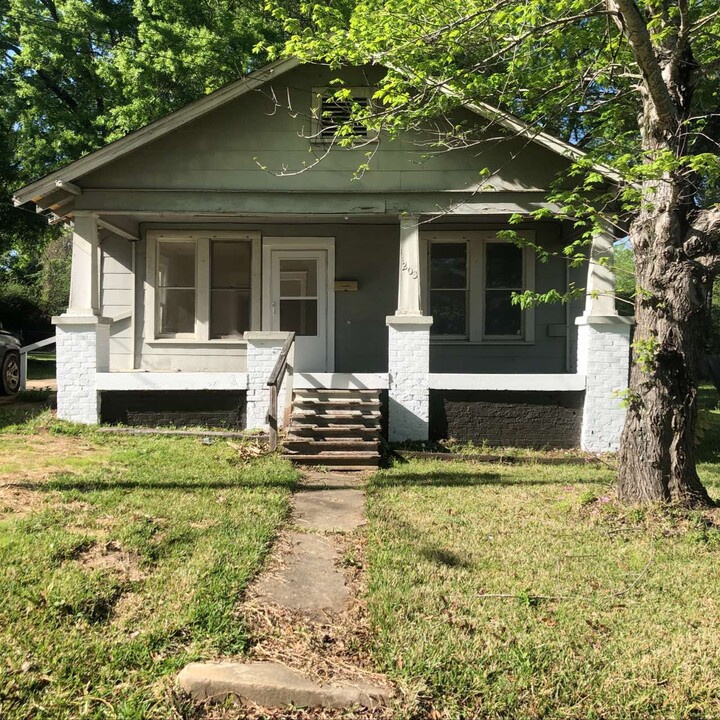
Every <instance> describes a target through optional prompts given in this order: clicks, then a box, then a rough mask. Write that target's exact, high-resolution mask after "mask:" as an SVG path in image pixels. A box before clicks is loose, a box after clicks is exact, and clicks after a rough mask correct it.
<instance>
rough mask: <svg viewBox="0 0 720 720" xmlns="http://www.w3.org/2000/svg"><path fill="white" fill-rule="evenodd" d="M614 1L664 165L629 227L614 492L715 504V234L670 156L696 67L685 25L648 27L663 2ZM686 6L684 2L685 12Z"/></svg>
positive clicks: (681, 148) (683, 143) (649, 131)
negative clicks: (707, 400) (707, 346)
mask: <svg viewBox="0 0 720 720" xmlns="http://www.w3.org/2000/svg"><path fill="white" fill-rule="evenodd" d="M608 6H609V8H610V9H612V10H615V11H617V13H618V14H617V16H616V23H617V24H618V27H619V28H620V29H621V30H622V32H623V34H624V35H625V37H626V39H627V41H628V44H629V45H630V48H631V50H632V52H633V54H634V57H635V60H636V62H637V65H638V67H639V68H640V71H641V74H642V82H641V83H639V85H638V89H639V91H640V94H641V96H642V115H641V117H640V119H639V120H640V130H641V135H642V145H643V157H644V158H645V161H646V162H648V163H653V162H655V161H661V162H662V164H666V165H667V168H668V169H667V170H665V171H664V172H659V173H658V174H659V177H654V178H652V179H648V180H646V181H645V182H644V183H643V200H642V205H641V207H640V210H639V212H638V215H637V217H636V218H635V220H634V221H633V223H632V225H631V227H630V240H631V242H632V244H633V249H634V254H635V267H636V277H637V286H638V288H639V292H638V294H637V295H636V301H635V320H636V323H637V324H636V328H635V341H634V343H633V362H632V365H631V372H630V390H629V396H628V404H629V407H628V413H627V419H626V422H625V428H624V430H623V434H622V437H621V440H620V457H619V461H620V467H619V473H618V493H619V495H620V498H621V499H622V500H624V501H626V502H648V501H670V502H677V503H680V504H682V505H685V506H702V505H710V504H712V501H711V499H710V497H709V496H708V494H707V491H706V490H705V488H704V487H703V485H702V483H701V482H700V478H699V477H698V474H697V470H696V468H695V458H696V442H697V420H698V392H697V381H698V370H699V360H700V353H701V352H702V345H703V342H702V340H703V334H704V333H703V331H704V330H705V328H706V327H707V326H706V318H707V313H708V309H707V302H706V300H707V290H708V288H709V278H710V272H709V267H708V265H707V264H704V263H702V262H699V261H698V257H699V254H700V252H701V251H702V246H705V245H707V242H708V239H709V238H708V236H709V235H712V232H710V233H709V232H708V229H709V228H710V226H711V223H709V220H710V217H709V216H704V217H703V218H702V220H703V222H701V223H699V224H698V223H697V222H696V221H697V220H698V215H699V213H700V211H698V209H697V206H696V204H695V199H696V195H697V192H698V185H697V184H696V183H695V178H693V177H691V174H690V173H688V170H687V167H683V165H682V163H679V164H677V165H675V164H674V163H673V162H668V160H670V159H671V158H672V159H680V158H683V157H684V156H685V155H686V153H687V150H688V147H687V143H688V136H687V132H686V126H685V122H686V120H687V118H688V116H689V113H690V108H691V100H692V97H693V92H694V86H695V81H696V79H697V77H698V72H699V68H698V65H697V63H696V62H695V59H694V57H693V54H692V49H691V47H690V44H689V35H688V33H687V32H686V31H685V29H684V28H683V27H681V26H680V25H677V26H674V27H668V28H666V32H664V33H663V34H661V35H655V36H654V37H651V35H650V33H649V30H648V19H647V17H646V15H645V13H647V12H653V11H655V13H656V14H655V15H654V16H653V15H651V16H650V19H652V20H653V21H654V22H656V23H658V22H659V23H661V24H664V23H666V22H670V15H669V14H663V8H664V7H665V6H658V7H657V8H648V7H646V6H639V5H638V4H637V3H636V2H635V0H608ZM641 8H642V9H641ZM685 13H686V8H685V10H684V11H683V12H681V13H680V17H684V14H685ZM683 22H685V20H683ZM654 170H655V172H658V168H657V167H655V168H654ZM651 175H652V173H651ZM706 222H707V223H708V224H707V227H706V226H705V224H704V223H706ZM699 236H702V237H699Z"/></svg>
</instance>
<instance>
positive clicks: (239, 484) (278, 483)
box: [13, 475, 295, 492]
mask: <svg viewBox="0 0 720 720" xmlns="http://www.w3.org/2000/svg"><path fill="white" fill-rule="evenodd" d="M13 487H15V488H19V489H22V488H28V489H31V490H42V491H51V492H52V491H61V492H67V491H71V490H75V491H78V492H113V491H116V490H167V491H179V492H194V491H196V490H238V489H246V490H260V489H262V488H283V489H287V490H293V489H295V483H293V481H289V480H286V479H283V478H282V477H268V478H257V479H249V480H243V478H238V479H237V480H188V481H187V482H184V481H182V480H168V481H158V480H129V479H128V480H123V479H112V478H108V479H107V480H100V479H98V478H82V477H76V476H72V475H68V476H63V475H59V476H57V475H56V476H54V477H53V478H51V479H50V480H49V481H48V482H47V483H45V484H44V485H42V486H38V485H37V484H32V483H16V484H14V485H13Z"/></svg>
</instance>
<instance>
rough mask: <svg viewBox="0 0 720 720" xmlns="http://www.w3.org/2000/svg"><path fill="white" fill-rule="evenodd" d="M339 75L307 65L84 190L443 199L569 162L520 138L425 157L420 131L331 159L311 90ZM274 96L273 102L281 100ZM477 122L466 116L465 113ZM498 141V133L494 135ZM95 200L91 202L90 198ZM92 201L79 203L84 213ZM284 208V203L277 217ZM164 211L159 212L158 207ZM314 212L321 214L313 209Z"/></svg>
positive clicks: (516, 185)
mask: <svg viewBox="0 0 720 720" xmlns="http://www.w3.org/2000/svg"><path fill="white" fill-rule="evenodd" d="M376 73H377V70H375V71H373V73H370V77H367V76H366V75H365V74H364V73H363V72H362V71H361V70H354V71H352V70H348V71H344V75H345V76H346V77H347V81H348V83H349V84H350V85H358V86H367V85H372V84H373V77H377V75H376ZM335 76H336V74H335V73H333V72H331V71H330V70H328V69H327V68H323V67H316V66H303V67H300V68H297V69H296V70H293V71H291V72H289V73H287V74H286V75H283V76H282V77H280V78H278V79H277V80H275V81H273V82H271V83H270V84H268V85H266V86H265V87H263V88H262V89H261V90H258V91H254V92H251V93H249V94H247V95H245V96H243V97H241V98H238V99H237V100H234V101H231V102H229V103H227V104H226V105H224V106H223V107H221V108H218V109H216V110H214V111H212V112H211V113H208V114H207V115H205V116H203V117H201V118H199V119H197V120H195V121H193V122H191V123H189V124H187V125H185V126H183V127H181V128H178V129H176V130H174V131H173V132H172V133H169V134H168V135H165V136H162V137H160V138H159V139H157V140H155V141H153V142H151V143H149V144H148V145H146V146H145V147H143V148H142V149H141V150H137V151H135V152H132V153H130V154H128V155H127V156H125V157H122V158H120V159H118V160H115V161H114V162H110V163H109V164H107V165H106V166H104V167H103V168H101V169H99V170H96V171H94V172H92V173H90V174H88V175H85V176H84V177H83V178H82V185H83V187H85V188H96V189H98V190H110V191H111V193H112V194H116V193H117V192H119V191H123V192H128V191H130V190H142V191H148V190H182V191H187V190H193V191H202V190H208V191H212V192H217V191H223V190H225V191H249V192H290V193H298V192H300V193H314V192H330V193H377V194H380V195H385V194H388V193H438V192H458V193H463V192H464V193H468V192H470V193H471V192H474V191H475V192H476V191H477V189H478V184H479V183H480V182H481V174H480V173H481V170H482V169H483V168H485V167H488V168H492V169H493V170H495V169H498V170H497V173H496V174H495V175H493V176H491V177H490V178H483V179H482V183H483V188H484V190H485V191H495V192H529V191H538V190H540V191H542V190H544V189H546V188H547V187H548V186H549V183H550V182H551V181H552V180H553V179H554V177H555V176H556V174H557V173H559V172H561V171H562V170H563V168H564V167H567V162H566V161H565V160H563V159H562V158H561V157H559V156H558V155H557V154H556V153H552V152H550V151H549V150H547V149H544V148H542V147H540V146H538V145H535V144H533V143H528V142H527V140H525V139H522V138H509V139H508V140H505V141H498V140H497V139H496V140H494V141H493V142H491V143H488V145H487V146H485V147H483V150H482V154H478V152H477V151H476V150H472V149H469V150H455V151H453V152H447V153H440V154H433V155H431V156H428V154H427V149H426V148H423V147H419V146H418V145H417V140H427V139H429V136H428V138H422V137H421V136H419V135H416V136H412V135H407V136H404V137H403V138H400V139H397V140H394V141H392V142H390V141H388V140H386V139H382V140H381V141H380V142H379V144H378V146H377V147H376V146H375V144H374V143H373V144H370V145H369V146H366V147H364V148H362V149H357V150H347V149H342V148H335V149H333V150H332V151H331V152H329V153H326V152H325V148H324V147H323V146H322V145H318V144H315V143H313V142H312V141H311V140H310V139H309V136H310V135H311V133H312V120H311V117H310V116H311V108H312V105H313V94H312V92H311V88H313V87H324V86H327V85H328V84H329V83H330V81H331V80H332V79H333V78H334V77H335ZM276 100H277V102H276ZM462 116H464V117H467V118H472V119H473V120H474V122H476V123H477V117H476V116H475V115H473V114H472V113H469V112H468V111H462V112H460V113H459V117H462ZM490 132H491V133H492V137H494V138H496V137H497V132H496V131H494V130H491V131H490ZM375 150H376V152H374V157H373V158H372V160H371V162H370V164H371V169H370V170H369V171H368V172H366V173H364V174H363V175H362V177H359V178H356V177H354V175H355V171H356V170H357V168H358V166H359V164H360V163H361V162H364V161H365V159H366V158H365V153H366V152H368V151H375ZM319 158H322V159H321V160H320V162H319V163H317V164H316V165H315V166H314V167H311V169H309V170H307V171H303V170H304V169H306V168H308V167H310V166H312V165H313V163H315V161H316V160H317V159H319ZM89 199H90V200H92V198H89ZM85 205H86V202H85V200H84V199H82V198H81V199H80V200H79V203H78V207H84V206H85ZM281 207H282V202H280V203H279V204H278V211H281ZM158 209H159V208H158ZM312 211H313V212H318V211H319V208H313V209H312Z"/></svg>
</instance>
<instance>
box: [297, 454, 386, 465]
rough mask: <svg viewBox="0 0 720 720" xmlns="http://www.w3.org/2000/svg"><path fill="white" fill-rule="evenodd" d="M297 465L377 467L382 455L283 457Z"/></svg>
mask: <svg viewBox="0 0 720 720" xmlns="http://www.w3.org/2000/svg"><path fill="white" fill-rule="evenodd" d="M283 457H285V458H287V459H288V460H290V461H291V462H294V463H295V464H296V465H326V466H327V465H330V466H338V467H341V466H352V467H377V466H378V465H379V464H380V455H373V456H372V457H359V456H355V455H347V456H338V455H335V456H332V455H327V454H318V455H283Z"/></svg>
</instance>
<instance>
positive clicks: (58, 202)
mask: <svg viewBox="0 0 720 720" xmlns="http://www.w3.org/2000/svg"><path fill="white" fill-rule="evenodd" d="M381 71H382V70H381V69H380V68H376V67H370V68H346V69H345V70H343V71H342V72H341V75H342V77H343V80H344V81H345V83H346V85H347V86H348V87H350V88H352V97H353V98H355V99H356V101H357V102H367V101H368V100H367V99H368V98H369V97H370V96H371V95H372V87H373V77H375V78H377V75H373V73H378V72H381ZM337 75H338V73H337V71H331V70H330V69H329V68H327V67H325V66H322V65H314V64H307V63H301V62H299V61H297V60H293V59H289V60H281V61H278V62H275V63H273V64H271V65H269V66H267V67H265V68H263V69H261V70H259V71H257V72H255V73H253V74H251V75H249V76H247V77H245V78H244V79H241V80H239V81H237V82H235V83H233V84H230V85H228V86H226V87H223V88H222V89H220V90H218V91H216V92H214V93H212V94H210V95H207V96H206V97H204V98H202V99H200V100H198V101H197V102H195V103H192V104H191V105H188V106H187V107H185V108H182V109H180V110H178V111H176V112H174V113H172V114H171V115H168V116H167V117H165V118H162V119H161V120H158V121H156V122H154V123H152V124H150V125H148V126H146V127H144V128H142V129H140V130H137V131H135V132H133V133H130V134H129V135H127V136H126V137H124V138H122V139H120V140H117V141H116V142H113V143H110V144H109V145H106V146H105V147H103V148H101V149H99V150H97V151H96V152H93V153H90V154H89V155H87V156H85V157H83V158H81V159H80V160H78V161H76V162H73V163H71V164H69V165H67V166H66V167H64V168H62V169H60V170H57V171H55V172H53V173H51V174H49V175H47V176H46V177H44V178H42V179H40V180H37V181H36V182H33V183H32V184H30V185H28V186H26V187H24V188H22V189H20V190H18V191H17V192H16V194H15V202H16V204H23V203H26V202H28V201H33V202H34V203H35V204H36V206H37V208H38V211H39V212H45V213H46V214H47V215H48V216H49V218H50V219H51V221H53V222H61V221H65V222H71V223H72V224H73V238H74V240H73V262H72V282H71V293H70V302H69V307H68V309H67V312H66V313H64V314H63V315H61V316H59V317H56V318H54V323H55V325H56V331H57V358H58V398H57V402H58V415H59V416H60V417H61V418H65V419H67V420H72V421H76V422H81V423H97V422H124V423H132V422H142V423H145V424H147V423H152V424H156V423H162V422H176V423H177V422H179V423H193V422H195V423H202V424H216V423H219V422H222V423H228V422H229V423H231V424H235V425H240V426H245V427H247V428H262V427H264V426H266V424H267V413H268V402H269V401H268V397H269V395H268V386H267V381H268V377H269V375H270V373H271V371H272V369H273V366H274V365H275V362H276V360H277V357H278V354H279V352H280V348H281V347H282V346H283V344H284V343H285V340H286V338H287V337H288V333H289V332H294V333H295V339H294V343H293V352H292V353H291V355H290V358H291V359H290V363H289V364H290V366H291V372H288V373H287V374H286V375H285V379H284V381H283V387H282V388H281V391H280V394H279V403H280V405H281V406H282V405H283V403H285V407H286V408H289V407H290V405H291V404H292V403H293V402H294V398H299V397H304V398H305V399H306V400H307V399H308V397H309V396H311V395H312V393H313V392H322V391H323V390H325V391H333V390H338V391H339V390H344V391H347V392H348V393H349V395H348V397H350V396H351V395H352V392H351V391H357V393H359V392H360V391H368V392H369V391H373V392H376V393H378V396H379V397H380V399H381V403H380V406H379V407H382V408H383V412H382V414H383V417H384V423H385V424H384V428H385V431H386V432H387V435H388V438H389V440H390V441H403V440H427V439H428V438H430V439H439V438H443V437H454V438H458V439H461V440H469V441H470V440H472V441H483V440H485V441H487V442H489V443H491V444H506V445H527V446H555V447H577V446H581V447H583V448H585V449H587V450H592V451H607V450H613V449H615V448H616V447H617V444H618V439H619V435H620V432H621V429H622V424H623V420H624V410H623V408H622V405H621V402H620V400H619V399H618V397H617V392H616V391H617V390H620V389H623V388H625V387H626V385H627V379H628V365H629V342H630V331H631V323H630V321H629V320H628V319H627V318H623V317H621V316H619V315H618V313H617V311H616V308H615V303H614V299H613V295H612V291H613V276H612V272H611V270H610V269H609V268H608V267H607V265H606V264H604V263H602V262H591V263H588V264H587V265H586V266H584V267H581V268H573V267H571V266H570V264H569V263H568V262H567V261H565V260H564V259H563V257H562V255H561V254H560V255H553V254H551V256H550V258H549V259H548V260H547V261H546V262H540V261H539V259H538V258H537V257H536V254H535V252H534V251H533V250H532V248H531V247H518V245H517V244H514V243H511V242H507V241H504V240H503V239H502V238H501V237H499V236H498V232H499V231H501V230H503V229H506V228H508V219H509V217H510V216H511V215H513V214H516V213H520V214H522V215H523V216H527V217H528V218H529V217H530V213H531V212H532V211H534V210H537V209H538V208H548V209H550V210H551V211H557V208H556V207H554V206H553V205H552V204H550V203H549V202H548V200H547V190H548V187H549V185H550V183H551V182H552V181H553V180H554V179H555V178H556V177H557V176H558V175H560V174H562V173H563V172H564V171H565V170H566V169H568V168H569V167H570V164H571V163H572V161H573V160H574V159H577V158H578V157H579V156H581V154H582V153H580V151H579V150H578V149H577V148H575V147H573V146H572V145H569V144H566V143H564V142H562V141H560V140H558V139H556V138H553V137H551V136H549V135H546V134H543V133H538V132H537V131H536V130H532V129H530V128H528V127H526V126H525V125H523V124H522V123H521V122H520V121H519V120H518V119H517V118H513V117H512V116H510V115H507V114H503V113H501V112H500V111H496V110H493V109H492V108H489V107H487V106H481V107H477V106H472V107H467V108H466V109H465V110H462V111H460V112H463V113H466V114H468V115H473V116H474V117H476V118H477V122H478V125H479V127H485V128H486V129H485V130H483V132H487V133H488V134H489V135H492V137H493V138H494V141H493V142H490V143H487V144H485V145H480V146H478V147H477V148H475V149H472V148H465V149H456V150H452V151H449V152H444V153H436V154H428V153H427V151H426V148H425V147H423V143H422V140H423V138H422V137H415V136H413V135H412V134H411V133H408V135H407V136H405V137H401V138H399V139H395V140H390V139H388V138H385V137H383V136H380V137H376V138H369V140H370V141H371V143H372V150H373V153H374V157H373V160H372V163H371V166H370V168H369V169H367V170H366V171H365V172H364V173H362V174H359V173H357V172H356V170H357V169H358V166H359V165H360V164H361V163H362V162H363V160H364V157H365V152H366V151H367V149H368V147H370V145H368V146H366V147H365V148H363V149H360V150H358V149H352V148H343V147H339V146H337V144H335V145H333V143H332V140H331V138H332V136H333V132H334V131H333V122H335V121H336V120H340V119H341V116H342V114H343V113H344V112H345V113H346V112H347V107H343V104H342V103H338V102H337V101H333V99H332V98H331V97H330V95H331V93H332V92H333V90H331V88H332V87H333V86H332V81H333V79H334V78H335V77H337ZM375 81H377V80H375ZM337 113H339V115H336V114H337ZM360 132H362V128H360ZM424 139H425V140H427V138H424ZM486 167H487V168H490V169H491V170H492V174H491V175H490V177H481V175H480V170H481V169H482V168H486ZM514 229H516V230H518V231H519V232H520V233H522V234H524V235H525V236H526V237H527V238H528V239H529V240H531V241H533V242H536V243H537V244H539V245H542V246H543V247H544V248H546V249H548V250H550V251H553V250H560V249H561V248H562V247H563V246H565V245H567V244H568V242H569V241H570V240H571V239H572V238H573V233H574V232H576V231H574V229H573V227H572V224H571V223H568V222H563V221H560V220H552V219H549V220H544V221H531V220H528V221H527V222H525V223H523V224H521V225H518V226H514ZM613 241H614V238H613V236H612V234H611V233H610V232H608V233H606V234H599V235H598V236H597V237H596V238H595V239H594V242H593V245H592V248H591V249H589V254H590V255H591V257H592V259H593V260H594V261H597V260H599V259H600V258H603V257H607V256H609V255H610V254H611V253H612V245H613ZM571 283H573V284H574V285H575V286H576V287H584V288H586V290H587V292H586V297H585V298H584V299H583V300H582V301H577V302H575V303H569V304H567V305H562V304H545V305H540V306H538V307H536V308H534V309H527V310H521V309H520V308H519V307H518V306H517V305H514V304H512V303H511V295H512V293H513V292H517V291H522V290H526V289H531V290H535V291H543V292H544V291H547V290H550V289H553V288H555V289H558V290H561V291H562V290H564V289H566V288H568V287H569V286H570V284H571ZM327 397H330V396H329V395H328V396H327ZM358 397H363V396H362V394H359V395H358ZM316 399H317V398H316ZM326 399H327V398H326ZM287 415H288V414H287V413H284V414H283V413H282V412H280V416H281V420H282V417H283V416H284V417H287Z"/></svg>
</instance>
